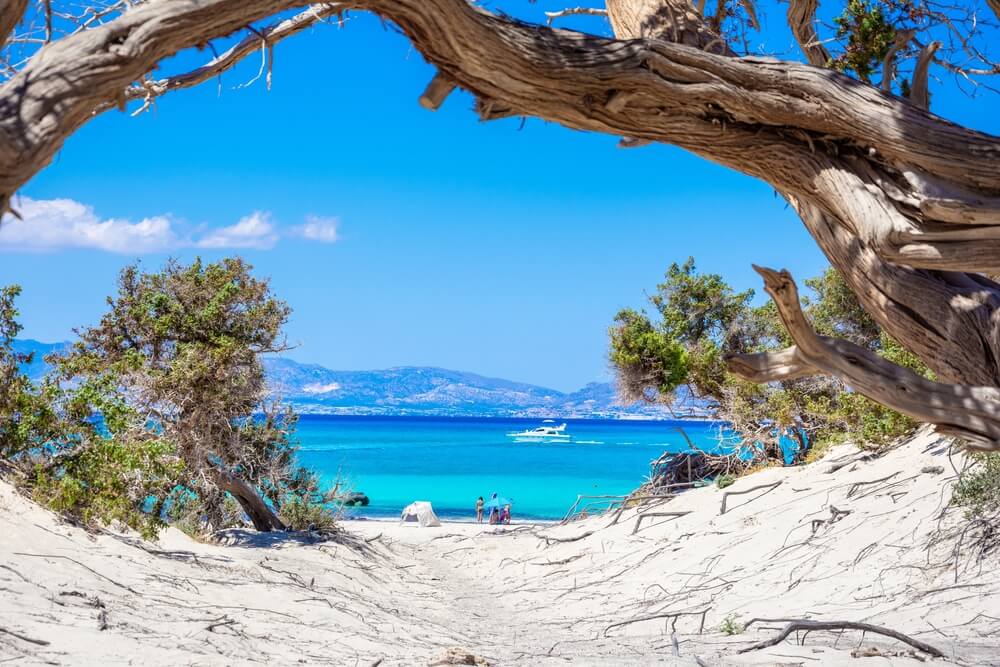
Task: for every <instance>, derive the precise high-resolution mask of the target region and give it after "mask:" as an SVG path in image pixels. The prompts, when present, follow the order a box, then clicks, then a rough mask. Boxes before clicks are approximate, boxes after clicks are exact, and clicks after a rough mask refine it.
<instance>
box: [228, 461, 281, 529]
mask: <svg viewBox="0 0 1000 667" xmlns="http://www.w3.org/2000/svg"><path fill="white" fill-rule="evenodd" d="M212 470H213V480H214V482H215V485H216V486H218V487H219V489H221V490H222V491H225V492H227V493H229V494H230V495H231V496H232V497H233V498H235V499H236V501H237V502H238V503H239V504H240V507H242V508H243V511H244V512H246V513H247V516H249V517H250V521H251V522H253V527H254V529H256V530H259V531H260V532H262V533H268V532H271V531H272V530H285V524H284V523H282V522H281V519H279V518H278V515H277V514H275V513H274V511H273V510H272V509H271V508H270V507H269V506H268V504H267V503H266V502H264V499H263V498H262V497H261V496H260V494H259V493H258V492H257V490H256V489H255V488H253V487H252V486H251V485H249V484H247V483H246V482H245V481H244V480H242V479H240V478H239V477H236V476H235V475H233V474H231V473H229V472H227V471H224V470H221V469H219V468H213V469H212Z"/></svg>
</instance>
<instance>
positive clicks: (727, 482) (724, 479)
mask: <svg viewBox="0 0 1000 667" xmlns="http://www.w3.org/2000/svg"><path fill="white" fill-rule="evenodd" d="M735 483H736V475H719V476H718V477H716V478H715V485H716V486H717V487H719V488H720V489H724V488H726V487H727V486H732V485H733V484H735Z"/></svg>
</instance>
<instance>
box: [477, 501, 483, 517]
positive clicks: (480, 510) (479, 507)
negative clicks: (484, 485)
mask: <svg viewBox="0 0 1000 667" xmlns="http://www.w3.org/2000/svg"><path fill="white" fill-rule="evenodd" d="M482 522H483V497H482V496H479V500H477V501H476V523H482Z"/></svg>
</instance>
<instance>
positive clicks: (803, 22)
mask: <svg viewBox="0 0 1000 667" xmlns="http://www.w3.org/2000/svg"><path fill="white" fill-rule="evenodd" d="M817 7H819V2H818V0H789V2H788V13H787V15H786V17H787V20H788V26H789V27H790V28H791V29H792V34H793V35H795V41H796V42H798V43H799V48H800V49H802V53H803V54H805V57H806V60H808V61H809V64H810V65H813V66H815V67H826V64H827V63H828V62H830V52H829V51H827V50H826V47H825V46H823V43H822V42H820V41H819V35H817V34H816V26H815V25H814V23H815V22H816V9H817Z"/></svg>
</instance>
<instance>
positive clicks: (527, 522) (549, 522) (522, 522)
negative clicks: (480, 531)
mask: <svg viewBox="0 0 1000 667" xmlns="http://www.w3.org/2000/svg"><path fill="white" fill-rule="evenodd" d="M338 520H339V521H344V522H347V523H352V524H353V523H384V524H399V525H400V526H407V525H416V526H418V527H419V524H418V523H417V522H416V521H400V520H399V519H393V518H391V517H340V518H339V519H338ZM438 520H439V521H440V522H441V525H442V526H451V525H454V526H480V527H482V528H504V527H505V526H553V525H559V523H560V522H561V521H562V519H511V522H510V523H509V524H491V523H488V522H486V521H483V522H482V523H478V522H476V520H475V519H468V520H466V519H455V518H451V517H449V518H447V519H446V518H442V517H440V516H438ZM432 527H433V526H432Z"/></svg>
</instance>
